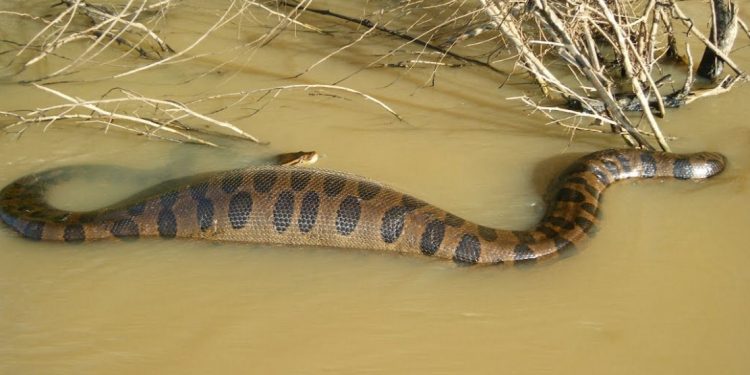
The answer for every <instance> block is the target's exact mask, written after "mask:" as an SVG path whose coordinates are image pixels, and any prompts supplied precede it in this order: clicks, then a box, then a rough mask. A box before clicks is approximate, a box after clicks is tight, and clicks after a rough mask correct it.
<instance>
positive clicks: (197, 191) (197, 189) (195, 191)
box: [190, 182, 208, 200]
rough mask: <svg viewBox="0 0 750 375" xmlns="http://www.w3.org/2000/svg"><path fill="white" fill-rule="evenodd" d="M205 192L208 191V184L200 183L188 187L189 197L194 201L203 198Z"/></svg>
mask: <svg viewBox="0 0 750 375" xmlns="http://www.w3.org/2000/svg"><path fill="white" fill-rule="evenodd" d="M207 191H208V182H201V183H199V184H195V185H193V186H190V195H191V196H192V197H193V199H195V200H200V199H201V198H205V197H206V192H207Z"/></svg>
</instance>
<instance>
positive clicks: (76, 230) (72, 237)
mask: <svg viewBox="0 0 750 375" xmlns="http://www.w3.org/2000/svg"><path fill="white" fill-rule="evenodd" d="M85 239H86V233H85V232H84V231H83V226H82V225H81V224H70V225H66V226H65V232H64V233H63V240H65V242H81V241H83V240H85Z"/></svg>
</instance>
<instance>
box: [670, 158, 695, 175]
mask: <svg viewBox="0 0 750 375" xmlns="http://www.w3.org/2000/svg"><path fill="white" fill-rule="evenodd" d="M673 173H674V177H675V178H677V179H680V180H688V179H691V178H693V165H692V164H691V163H690V160H688V159H677V160H675V161H674V172H673Z"/></svg>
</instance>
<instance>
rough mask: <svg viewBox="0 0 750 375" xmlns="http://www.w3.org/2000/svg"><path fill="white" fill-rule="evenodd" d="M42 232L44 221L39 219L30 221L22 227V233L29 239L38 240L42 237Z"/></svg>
mask: <svg viewBox="0 0 750 375" xmlns="http://www.w3.org/2000/svg"><path fill="white" fill-rule="evenodd" d="M43 232H44V223H43V222H41V221H30V222H29V223H28V224H26V227H25V228H23V235H24V236H25V237H26V238H28V239H31V240H35V241H39V240H41V239H42V233H43Z"/></svg>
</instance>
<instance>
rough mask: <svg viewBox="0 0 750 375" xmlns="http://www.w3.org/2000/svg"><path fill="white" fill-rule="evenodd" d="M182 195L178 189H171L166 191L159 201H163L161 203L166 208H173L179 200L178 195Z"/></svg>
mask: <svg viewBox="0 0 750 375" xmlns="http://www.w3.org/2000/svg"><path fill="white" fill-rule="evenodd" d="M179 195H180V193H179V192H177V191H169V192H166V193H164V194H163V195H162V196H161V197H160V198H159V201H160V202H161V205H162V206H163V207H165V208H172V206H174V204H175V203H176V202H177V197H178V196H179Z"/></svg>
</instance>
